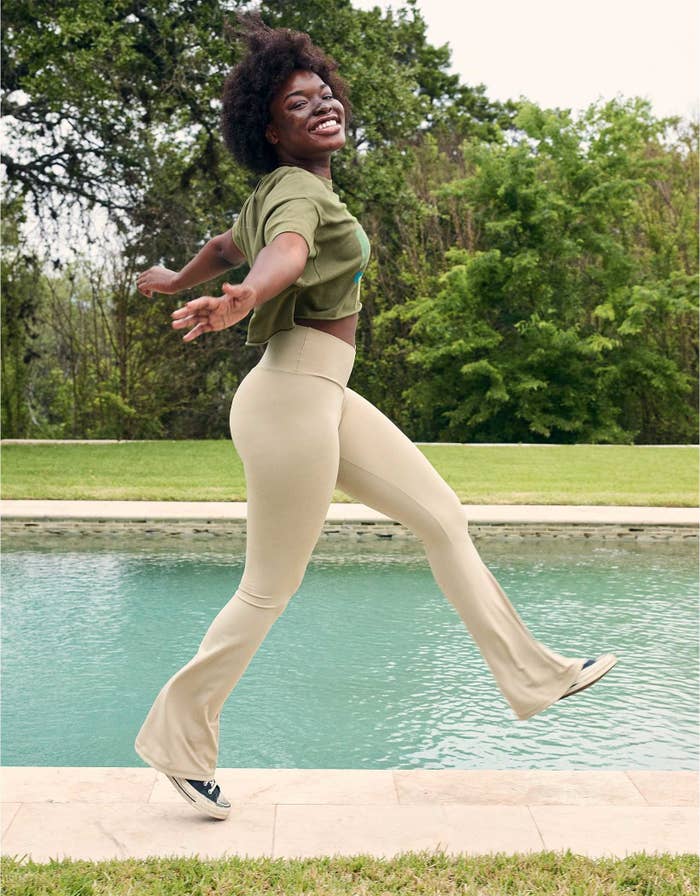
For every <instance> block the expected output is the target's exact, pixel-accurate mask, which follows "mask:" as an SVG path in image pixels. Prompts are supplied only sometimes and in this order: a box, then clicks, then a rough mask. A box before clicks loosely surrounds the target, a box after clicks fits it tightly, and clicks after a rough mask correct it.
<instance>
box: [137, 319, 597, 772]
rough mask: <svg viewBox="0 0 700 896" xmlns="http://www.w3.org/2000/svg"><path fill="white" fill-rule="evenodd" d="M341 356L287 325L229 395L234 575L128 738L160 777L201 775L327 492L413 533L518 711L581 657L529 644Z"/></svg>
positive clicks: (559, 687)
mask: <svg viewBox="0 0 700 896" xmlns="http://www.w3.org/2000/svg"><path fill="white" fill-rule="evenodd" d="M354 360H355V349H354V348H353V347H352V346H351V345H349V344H348V343H346V342H344V341H343V340H342V339H339V338H338V337H336V336H332V335H330V334H329V333H324V332H323V331H321V330H316V329H314V328H313V327H304V326H299V325H297V326H296V327H295V328H294V329H293V330H285V331H283V332H281V333H276V334H275V335H274V336H273V337H272V339H271V340H270V341H269V342H268V343H267V346H266V349H265V352H264V354H263V356H262V358H261V359H260V361H259V363H258V364H257V365H256V366H255V367H254V368H253V369H252V370H251V371H250V373H249V374H248V375H247V376H246V377H245V378H244V379H243V381H242V382H241V384H240V386H239V387H238V390H237V391H236V394H235V396H234V399H233V403H232V406H231V435H232V438H233V442H234V445H235V447H236V450H237V451H238V453H239V455H240V457H241V458H242V460H243V465H244V468H245V475H246V482H247V493H248V518H247V541H246V557H245V569H244V571H243V575H242V578H241V581H240V584H239V586H238V589H237V591H236V592H235V594H234V595H233V597H232V598H231V599H230V600H229V601H228V603H226V604H225V605H224V607H223V608H222V609H221V610H220V612H219V613H218V614H217V616H216V617H215V618H214V620H213V622H212V623H211V625H210V626H209V629H208V630H207V632H206V634H205V635H204V638H203V640H202V642H201V644H200V646H199V648H198V650H197V653H196V654H195V655H194V656H193V657H192V659H191V660H190V661H189V662H188V663H187V664H186V665H185V666H183V667H182V669H180V670H179V671H178V672H176V673H175V674H174V675H173V676H172V678H170V680H169V681H167V682H166V683H165V685H164V686H163V687H162V689H161V691H160V693H159V694H158V696H157V698H156V700H155V702H154V703H153V706H152V707H151V709H150V711H149V713H148V715H147V717H146V719H145V721H144V723H143V725H142V727H141V730H140V731H139V733H138V736H137V738H136V743H135V748H136V752H137V753H138V754H139V756H141V758H142V759H144V760H145V761H146V762H147V763H148V764H149V765H151V766H153V767H154V768H156V769H158V770H160V771H161V772H163V773H165V774H169V775H176V776H178V777H185V778H193V779H201V780H208V779H210V778H213V777H214V772H215V769H216V762H217V754H218V741H219V716H220V713H221V709H222V706H223V704H224V702H225V700H226V698H227V697H228V695H229V694H230V693H231V690H232V689H233V687H234V686H235V685H236V683H237V682H238V680H239V679H240V677H241V676H242V675H243V672H244V671H245V669H246V667H247V666H248V663H249V662H250V660H251V659H252V657H253V655H254V654H255V652H256V650H257V649H258V647H259V646H260V644H261V643H262V641H263V639H264V638H265V636H266V634H267V633H268V631H269V630H270V628H271V626H272V625H273V623H274V622H275V620H276V619H277V618H278V617H279V616H280V615H281V614H282V612H283V611H284V608H285V607H286V605H287V603H288V602H289V600H290V598H291V597H292V595H294V593H295V592H296V591H297V589H298V588H299V586H300V585H301V583H302V580H303V578H304V573H305V570H306V567H307V564H308V562H309V559H310V557H311V553H312V551H313V549H314V546H315V544H316V542H317V540H318V537H319V535H320V533H321V530H322V528H323V524H324V521H325V519H326V512H327V510H328V506H329V504H330V501H331V499H332V497H333V490H334V489H335V488H336V487H337V488H339V489H340V490H341V491H343V492H345V493H346V494H347V495H348V496H350V497H352V498H355V499H356V500H358V501H360V502H362V503H364V504H367V505H369V506H370V507H373V508H375V509H376V510H378V511H380V512H381V513H383V514H385V515H386V516H388V517H390V518H392V519H394V520H397V521H399V522H400V523H403V524H404V525H405V526H407V527H408V528H409V529H410V530H411V531H413V532H414V533H415V534H416V535H417V536H418V538H420V540H421V541H422V543H423V546H424V548H425V552H426V554H427V558H428V562H429V563H430V568H431V570H432V572H433V575H434V577H435V581H436V582H437V584H438V586H439V587H440V589H441V590H442V592H443V594H444V595H445V596H446V598H447V599H448V600H449V601H450V603H451V604H452V605H453V606H454V608H455V609H456V611H457V613H458V614H459V616H460V617H461V619H462V621H463V622H464V624H465V626H466V627H467V629H468V630H469V633H470V634H471V636H472V638H473V639H474V641H475V642H476V644H477V646H478V648H479V650H480V652H481V655H482V656H483V658H484V660H485V662H486V663H487V665H488V667H489V668H490V670H491V672H492V674H493V676H494V678H495V681H496V683H497V685H498V687H499V688H500V690H501V692H502V694H503V696H504V697H505V699H506V700H507V701H508V703H509V704H510V706H511V708H512V709H513V711H514V712H515V714H516V716H517V717H518V718H519V719H527V718H529V717H530V716H532V715H535V713H538V712H540V711H541V710H543V709H545V708H546V707H548V706H550V705H551V704H552V703H554V702H555V701H556V700H557V699H558V698H559V697H561V696H562V695H563V694H564V692H565V691H566V690H567V688H568V687H569V685H570V684H572V682H573V681H574V679H575V678H576V676H577V674H578V672H579V671H580V669H581V667H582V665H583V659H578V658H576V659H571V658H568V657H563V656H560V655H559V654H557V653H554V652H553V651H552V650H549V649H548V648H547V647H545V646H544V645H543V644H541V643H540V642H539V641H536V640H535V638H533V636H532V635H531V634H530V632H529V630H528V629H527V628H526V626H525V624H524V623H523V621H522V619H521V618H520V616H518V614H517V612H516V611H515V609H514V608H513V606H512V604H511V603H510V602H509V600H508V598H507V597H506V595H505V593H504V592H503V590H502V588H501V587H500V585H499V584H498V582H497V581H496V579H495V578H494V576H493V575H492V574H491V572H490V570H489V569H488V568H487V567H486V566H485V564H484V563H483V561H482V560H481V558H480V557H479V555H478V553H477V551H476V549H475V547H474V545H473V543H472V540H471V538H470V536H469V534H468V531H467V520H466V517H465V515H464V511H463V509H462V506H461V504H460V501H459V499H458V497H457V495H456V494H455V493H454V491H453V490H452V489H451V488H450V486H449V485H448V484H447V483H446V482H445V481H444V480H443V479H442V477H441V476H440V474H439V473H438V472H437V471H436V470H435V468H434V467H433V466H432V465H431V464H430V462H429V461H428V460H427V459H426V458H425V456H424V455H423V454H422V453H421V452H420V450H419V449H418V448H417V447H416V446H415V445H414V444H413V442H411V441H410V439H408V438H407V437H406V436H405V435H404V434H403V433H402V432H401V430H400V429H398V428H397V427H396V426H395V425H394V424H393V423H392V422H391V420H389V419H388V418H387V417H386V416H385V415H384V414H382V412H381V411H379V410H378V409H377V408H376V407H374V405H372V404H370V402H369V401H366V400H365V399H364V398H362V396H361V395H358V394H357V393H356V392H353V390H352V389H349V388H348V387H347V385H346V384H347V382H348V379H349V377H350V373H351V371H352V367H353V363H354ZM338 587H341V588H342V581H340V582H339V583H338ZM377 600H381V595H379V594H378V595H377Z"/></svg>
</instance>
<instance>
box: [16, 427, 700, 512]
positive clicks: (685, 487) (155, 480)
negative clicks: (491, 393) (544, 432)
mask: <svg viewBox="0 0 700 896" xmlns="http://www.w3.org/2000/svg"><path fill="white" fill-rule="evenodd" d="M419 450H421V451H422V452H423V454H425V456H426V457H427V458H428V460H429V461H430V462H431V463H432V464H433V466H434V467H436V469H437V470H438V471H439V472H440V474H441V475H442V476H443V477H444V479H446V480H447V482H449V484H450V485H451V486H452V488H453V489H454V490H455V492H456V493H457V494H458V495H459V497H460V500H461V501H462V503H463V504H640V505H648V506H654V505H656V506H666V507H692V506H696V505H697V503H698V448H697V447H696V446H693V445H688V446H680V447H675V446H674V447H663V446H658V447H656V446H654V447H644V446H639V447H638V446H633V445H632V446H630V445H513V446H511V445H495V446H485V445H484V446H482V445H419ZM2 497H3V498H6V499H29V498H35V499H41V498H44V499H55V500H56V499H63V500H97V501H113V500H134V501H159V500H160V501H245V500H246V487H245V476H244V472H243V464H242V462H241V460H240V458H239V457H238V455H237V454H236V451H235V449H234V448H233V445H232V443H231V442H229V441H226V440H221V441H199V442H195V441H179V442H168V441H161V442H156V441H153V442H122V443H119V444H113V445H100V444H95V445H55V444H53V445H51V444H47V445H4V446H3V448H2ZM333 500H334V501H339V502H348V501H352V500H353V499H352V497H351V496H347V495H345V494H344V493H343V492H341V491H339V490H336V492H335V495H334V498H333Z"/></svg>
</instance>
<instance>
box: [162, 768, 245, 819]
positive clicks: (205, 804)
mask: <svg viewBox="0 0 700 896" xmlns="http://www.w3.org/2000/svg"><path fill="white" fill-rule="evenodd" d="M165 777H166V778H167V779H168V781H170V783H171V784H172V785H173V787H174V788H175V790H177V792H178V793H179V794H180V796H181V797H182V798H183V799H184V800H185V801H186V802H188V803H189V804H190V806H192V807H193V808H194V809H198V810H199V811H200V812H203V813H204V814H205V815H209V816H210V817H211V818H218V819H221V820H223V819H224V818H228V816H229V813H230V811H231V807H230V806H229V807H228V808H226V807H224V806H216V805H215V804H214V803H212V802H211V801H210V800H208V799H207V798H206V797H204V796H202V794H201V793H198V792H197V791H196V790H195V789H194V787H192V786H191V785H190V784H188V783H187V780H186V779H185V778H175V777H173V776H172V775H166V776H165Z"/></svg>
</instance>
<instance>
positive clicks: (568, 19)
mask: <svg viewBox="0 0 700 896" xmlns="http://www.w3.org/2000/svg"><path fill="white" fill-rule="evenodd" d="M353 5H354V6H356V7H359V8H362V9H370V8H371V7H373V6H377V5H378V6H380V7H382V8H384V9H385V8H387V7H392V8H394V9H397V8H400V7H401V6H402V5H403V4H402V3H400V2H397V0H393V2H388V0H353ZM417 5H418V8H419V9H420V11H421V13H422V15H423V18H424V19H425V21H426V22H427V25H428V38H429V40H430V41H431V43H433V44H437V45H442V44H445V43H449V45H450V47H451V49H452V68H453V71H454V72H458V73H459V74H460V75H461V77H462V80H463V81H464V82H465V83H467V84H472V85H474V84H479V83H483V84H485V85H486V88H487V90H486V93H487V95H488V96H489V97H490V98H492V99H499V100H506V99H517V98H518V97H519V96H520V95H521V94H523V95H524V96H526V97H527V98H528V99H530V100H533V101H534V102H536V103H537V104H538V105H541V106H546V107H554V106H559V107H560V108H570V109H580V108H583V107H585V106H587V105H588V104H589V103H591V102H594V101H595V100H597V99H598V98H599V97H603V98H605V99H610V98H612V97H614V96H615V95H616V94H618V93H619V94H622V95H623V96H626V97H629V96H644V97H646V98H647V99H649V100H651V103H652V106H653V109H654V113H655V114H656V115H662V116H663V115H683V116H684V117H695V116H697V115H700V102H699V99H698V96H699V93H700V91H699V88H698V84H700V77H699V75H700V65H699V58H700V48H699V46H698V35H699V34H700V4H698V3H697V0H665V2H660V0H586V2H585V3H583V2H581V0H578V2H573V0H489V2H488V3H484V2H482V0H418V3H417Z"/></svg>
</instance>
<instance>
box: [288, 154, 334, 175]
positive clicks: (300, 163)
mask: <svg viewBox="0 0 700 896" xmlns="http://www.w3.org/2000/svg"><path fill="white" fill-rule="evenodd" d="M277 158H278V160H279V163H280V165H295V166H296V167H297V168H303V169H304V170H305V171H310V172H311V174H318V175H319V176H320V177H325V178H327V179H328V180H332V179H333V178H332V177H331V159H330V156H328V157H326V158H323V159H295V158H294V157H293V156H290V155H287V153H283V152H278V153H277Z"/></svg>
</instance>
